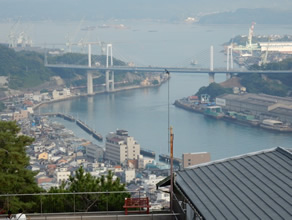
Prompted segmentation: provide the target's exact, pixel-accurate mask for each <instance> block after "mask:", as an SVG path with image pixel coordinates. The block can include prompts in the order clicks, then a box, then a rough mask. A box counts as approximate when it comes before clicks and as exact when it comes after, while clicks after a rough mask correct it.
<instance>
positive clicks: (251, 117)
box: [174, 93, 292, 132]
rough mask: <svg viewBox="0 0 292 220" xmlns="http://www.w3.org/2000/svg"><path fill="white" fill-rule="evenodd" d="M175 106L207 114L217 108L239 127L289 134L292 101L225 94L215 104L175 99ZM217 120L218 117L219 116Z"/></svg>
mask: <svg viewBox="0 0 292 220" xmlns="http://www.w3.org/2000/svg"><path fill="white" fill-rule="evenodd" d="M174 105H175V106H177V107H180V108H183V109H186V110H189V111H192V112H197V113H201V114H204V115H208V114H206V112H207V109H211V108H215V107H216V108H217V109H219V110H220V112H218V114H219V113H221V112H222V113H221V115H220V117H215V118H217V119H223V120H226V121H228V122H233V123H237V124H241V125H249V126H253V127H261V128H266V129H269V130H274V131H280V132H292V107H291V106H292V99H291V98H286V97H285V98H284V97H277V96H271V95H265V94H259V95H258V94H249V93H241V94H224V95H221V96H219V97H217V98H216V102H209V101H208V102H202V100H200V98H199V97H197V96H189V97H188V98H182V99H178V100H176V101H175V102H174ZM218 116H219V115H218Z"/></svg>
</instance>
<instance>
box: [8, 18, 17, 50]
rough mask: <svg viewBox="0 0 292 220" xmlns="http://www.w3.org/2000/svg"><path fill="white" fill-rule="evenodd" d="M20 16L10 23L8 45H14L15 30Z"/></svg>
mask: <svg viewBox="0 0 292 220" xmlns="http://www.w3.org/2000/svg"><path fill="white" fill-rule="evenodd" d="M19 23H20V18H18V19H17V21H16V22H15V23H14V24H13V25H12V27H11V29H10V32H9V35H8V38H9V47H12V48H13V47H16V40H17V38H16V30H17V28H18V26H19Z"/></svg>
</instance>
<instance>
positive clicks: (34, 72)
mask: <svg viewBox="0 0 292 220" xmlns="http://www.w3.org/2000/svg"><path fill="white" fill-rule="evenodd" d="M87 59H88V58H87V55H86V54H78V53H65V54H61V55H58V56H48V62H49V63H51V64H54V63H59V64H60V63H64V64H75V65H87V62H88V60H87ZM92 62H93V65H105V63H106V56H105V55H93V56H92ZM113 62H114V64H115V65H121V66H122V65H126V64H125V63H124V62H122V61H120V60H117V59H115V58H114V59H113ZM0 76H6V77H8V87H9V88H10V89H16V90H21V89H26V88H33V87H36V86H39V85H42V84H43V83H45V82H48V81H49V80H50V77H52V76H60V77H61V78H62V79H64V80H65V82H66V84H67V86H70V85H73V86H76V85H78V86H79V85H86V73H85V70H73V69H49V68H46V67H45V66H44V55H43V54H41V53H37V52H31V51H20V52H15V51H14V50H13V49H11V48H8V47H7V46H3V45H0ZM124 76H125V73H121V72H116V75H115V80H116V81H119V80H122V78H123V77H124ZM95 81H100V82H102V83H103V82H104V77H103V75H102V77H100V78H99V79H97V80H95ZM97 83H98V82H97Z"/></svg>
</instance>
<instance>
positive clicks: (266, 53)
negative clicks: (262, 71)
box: [259, 36, 271, 66]
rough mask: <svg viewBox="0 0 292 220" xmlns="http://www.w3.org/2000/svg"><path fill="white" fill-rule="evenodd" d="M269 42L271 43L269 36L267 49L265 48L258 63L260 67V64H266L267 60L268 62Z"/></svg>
mask: <svg viewBox="0 0 292 220" xmlns="http://www.w3.org/2000/svg"><path fill="white" fill-rule="evenodd" d="M270 42H271V37H270V36H269V38H268V44H267V48H266V52H265V53H264V54H263V55H262V60H261V62H260V63H259V65H260V66H261V65H262V64H266V63H267V60H268V53H269V47H270Z"/></svg>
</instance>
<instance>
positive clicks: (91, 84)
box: [87, 70, 93, 95]
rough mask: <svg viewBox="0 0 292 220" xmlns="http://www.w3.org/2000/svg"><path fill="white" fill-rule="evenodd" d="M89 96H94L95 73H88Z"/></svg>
mask: <svg viewBox="0 0 292 220" xmlns="http://www.w3.org/2000/svg"><path fill="white" fill-rule="evenodd" d="M87 94H88V95H92V94H93V73H92V71H90V70H88V71H87Z"/></svg>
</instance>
